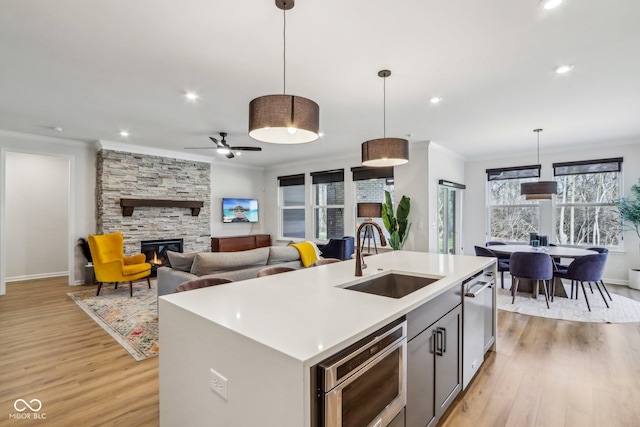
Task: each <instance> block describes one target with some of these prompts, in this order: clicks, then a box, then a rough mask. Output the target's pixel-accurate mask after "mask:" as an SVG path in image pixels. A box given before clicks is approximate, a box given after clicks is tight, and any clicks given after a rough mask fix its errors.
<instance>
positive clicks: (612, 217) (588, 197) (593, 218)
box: [554, 159, 622, 247]
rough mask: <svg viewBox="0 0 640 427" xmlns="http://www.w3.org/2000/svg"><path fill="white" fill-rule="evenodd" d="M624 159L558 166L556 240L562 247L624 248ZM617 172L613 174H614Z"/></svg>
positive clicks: (556, 170) (556, 165)
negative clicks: (620, 201) (619, 205)
mask: <svg viewBox="0 0 640 427" xmlns="http://www.w3.org/2000/svg"><path fill="white" fill-rule="evenodd" d="M621 162H622V159H605V160H596V161H588V162H574V163H556V164H554V170H555V175H556V181H557V182H558V195H557V197H556V204H555V206H556V212H555V213H556V221H555V240H556V243H558V244H562V245H584V246H609V247H617V246H619V245H620V227H619V222H620V214H619V212H618V208H617V207H616V206H615V205H614V202H615V201H616V200H618V199H619V198H620V194H621V177H620V175H621V173H620V166H621ZM612 169H613V171H612Z"/></svg>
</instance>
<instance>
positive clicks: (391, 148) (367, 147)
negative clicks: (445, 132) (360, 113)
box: [362, 70, 409, 167]
mask: <svg viewBox="0 0 640 427" xmlns="http://www.w3.org/2000/svg"><path fill="white" fill-rule="evenodd" d="M390 75H391V71H389V70H380V71H378V77H382V81H383V86H382V87H383V89H382V93H383V97H384V98H383V102H382V109H383V119H382V126H383V130H384V131H383V136H382V138H377V139H371V140H369V141H365V142H363V143H362V164H363V165H365V166H373V167H388V166H399V165H404V164H405V163H407V162H409V141H407V140H406V139H402V138H387V84H386V79H387V77H389V76H390Z"/></svg>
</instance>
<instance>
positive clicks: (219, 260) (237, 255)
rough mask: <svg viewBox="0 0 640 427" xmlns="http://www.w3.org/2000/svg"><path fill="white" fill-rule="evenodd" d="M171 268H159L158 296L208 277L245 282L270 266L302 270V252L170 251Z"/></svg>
mask: <svg viewBox="0 0 640 427" xmlns="http://www.w3.org/2000/svg"><path fill="white" fill-rule="evenodd" d="M167 256H168V258H169V262H170V263H171V267H160V268H158V296H162V295H166V294H170V293H173V291H175V289H176V288H177V287H178V286H179V285H181V284H182V283H184V282H188V281H189V280H195V279H199V278H207V277H222V278H225V279H230V280H233V281H234V282H236V281H238V280H246V279H252V278H255V277H257V274H258V271H260V270H261V269H263V268H265V267H267V266H271V265H283V266H287V267H293V268H302V262H301V261H300V253H299V252H298V250H297V249H296V248H294V247H292V246H269V247H266V248H258V249H250V250H248V251H240V252H197V253H189V254H185V253H179V252H168V253H167Z"/></svg>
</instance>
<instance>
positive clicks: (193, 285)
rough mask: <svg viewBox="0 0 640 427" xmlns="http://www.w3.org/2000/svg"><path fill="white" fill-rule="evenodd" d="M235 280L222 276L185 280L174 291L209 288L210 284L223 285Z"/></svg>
mask: <svg viewBox="0 0 640 427" xmlns="http://www.w3.org/2000/svg"><path fill="white" fill-rule="evenodd" d="M231 282H233V280H229V279H223V278H222V277H210V278H205V279H195V280H190V281H188V282H184V283H183V284H181V285H180V286H178V287H177V288H176V290H175V291H173V292H184V291H192V290H194V289H200V288H208V287H209V286H216V285H223V284H225V283H231Z"/></svg>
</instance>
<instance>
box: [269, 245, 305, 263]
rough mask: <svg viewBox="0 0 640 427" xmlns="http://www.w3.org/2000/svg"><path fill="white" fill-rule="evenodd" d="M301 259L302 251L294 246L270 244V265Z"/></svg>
mask: <svg viewBox="0 0 640 427" xmlns="http://www.w3.org/2000/svg"><path fill="white" fill-rule="evenodd" d="M299 259H300V252H298V250H297V249H296V248H294V247H293V246H270V247H269V260H268V261H267V264H268V265H272V264H280V263H283V262H289V261H296V260H299Z"/></svg>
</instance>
